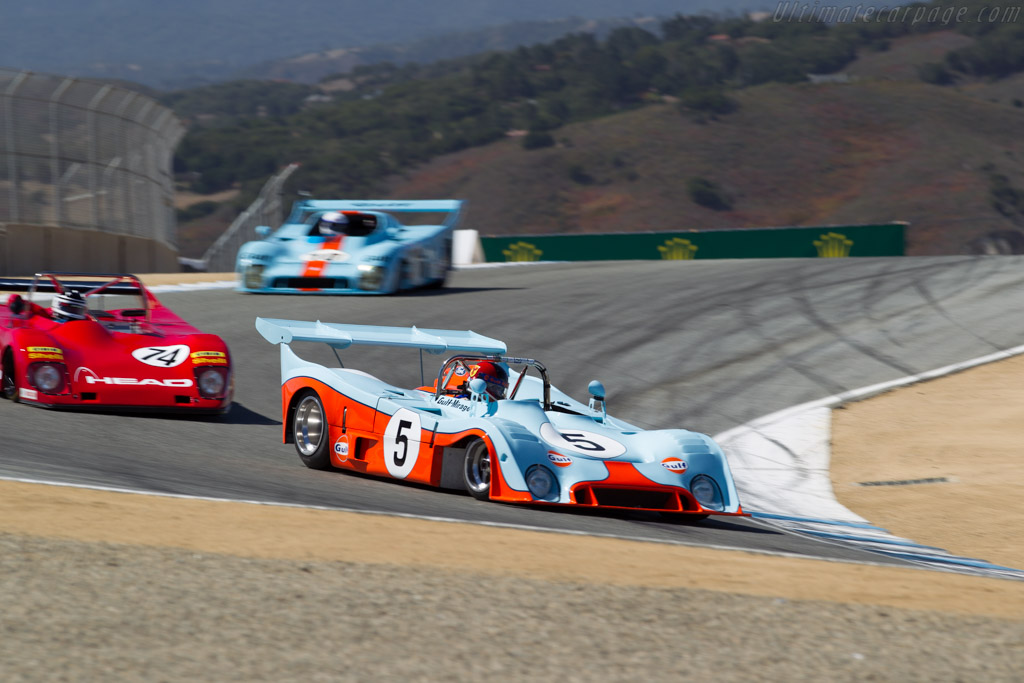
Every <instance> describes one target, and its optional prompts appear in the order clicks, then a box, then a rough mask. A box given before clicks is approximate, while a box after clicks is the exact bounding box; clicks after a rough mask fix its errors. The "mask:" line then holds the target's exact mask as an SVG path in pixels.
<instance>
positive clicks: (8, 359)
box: [0, 349, 18, 401]
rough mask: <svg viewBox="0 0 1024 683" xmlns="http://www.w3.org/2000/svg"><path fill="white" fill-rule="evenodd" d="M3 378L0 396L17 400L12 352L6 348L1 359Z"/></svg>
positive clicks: (16, 383)
mask: <svg viewBox="0 0 1024 683" xmlns="http://www.w3.org/2000/svg"><path fill="white" fill-rule="evenodd" d="M3 371H4V378H3V384H2V385H0V396H3V397H4V398H7V399H10V400H12V401H17V400H18V376H17V375H16V374H15V372H16V368H15V365H14V354H12V353H11V350H10V349H8V350H7V352H6V353H5V354H4V360H3Z"/></svg>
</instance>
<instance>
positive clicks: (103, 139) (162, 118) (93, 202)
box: [0, 68, 185, 250]
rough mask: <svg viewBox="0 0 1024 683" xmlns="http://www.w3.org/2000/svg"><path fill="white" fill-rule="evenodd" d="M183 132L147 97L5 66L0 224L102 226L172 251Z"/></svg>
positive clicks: (0, 82)
mask: <svg viewBox="0 0 1024 683" xmlns="http://www.w3.org/2000/svg"><path fill="white" fill-rule="evenodd" d="M184 132H185V129H184V127H183V126H182V124H181V122H179V121H178V120H177V118H176V117H175V116H174V114H173V113H172V112H171V111H170V110H169V109H167V108H166V107H163V106H162V105H160V104H159V103H157V102H156V101H155V100H153V99H152V98H149V97H146V96H145V95H142V94H139V93H136V92H132V91H130V90H126V89H124V88H119V87H116V86H113V85H109V84H105V83H100V82H95V81H89V80H82V79H77V78H71V77H66V76H53V75H47V74H38V73H33V72H29V71H15V70H10V69H3V68H0V224H8V225H17V226H49V227H59V228H75V229H81V230H97V231H101V232H104V233H114V234H117V235H130V236H134V237H139V238H143V239H147V240H155V241H156V242H159V243H162V244H163V245H164V246H166V247H167V248H168V249H171V250H176V244H177V234H176V233H177V223H176V219H175V213H174V203H173V197H174V184H173V177H172V172H171V166H172V158H173V153H174V148H175V146H176V145H177V143H178V141H179V140H180V139H181V137H182V135H184Z"/></svg>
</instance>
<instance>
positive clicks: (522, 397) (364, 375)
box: [256, 318, 745, 520]
mask: <svg viewBox="0 0 1024 683" xmlns="http://www.w3.org/2000/svg"><path fill="white" fill-rule="evenodd" d="M256 329H257V330H259V332H260V334H262V335H263V337H264V338H265V339H267V341H269V342H271V343H274V344H280V347H281V410H282V423H283V433H282V438H283V440H284V442H285V443H288V442H292V443H294V444H295V448H296V450H297V451H298V454H299V457H300V458H301V459H302V461H303V462H304V463H305V464H306V465H307V466H308V467H311V468H314V469H331V468H337V469H343V470H355V471H358V472H363V473H365V474H371V475H377V476H381V477H389V478H392V479H403V480H406V481H413V482H419V483H423V484H429V485H431V486H436V487H439V488H446V489H462V490H465V491H467V492H468V493H469V494H470V495H472V496H473V497H475V498H477V499H479V500H492V501H501V502H506V503H519V504H531V505H545V506H551V507H557V506H577V507H594V508H607V509H626V510H652V511H657V512H660V513H663V514H664V515H666V516H669V517H675V518H682V519H688V520H699V519H703V518H705V517H707V516H708V515H743V514H745V513H744V512H743V510H742V508H741V507H740V503H739V497H738V495H737V493H736V487H735V484H734V483H733V479H732V474H731V472H730V470H729V464H728V462H727V461H726V459H725V456H724V455H723V454H722V450H721V448H719V447H718V445H717V444H716V443H715V442H714V441H713V440H712V439H711V438H710V437H708V436H706V435H704V434H700V433H697V432H691V431H688V430H685V429H664V430H654V431H644V430H642V429H640V428H639V427H636V426H634V425H631V424H628V423H626V422H624V421H622V420H619V419H617V418H614V417H612V416H610V415H608V414H607V412H606V410H605V407H604V404H605V391H604V387H603V386H602V385H601V384H600V383H599V382H591V386H590V393H591V400H590V404H589V405H584V404H583V403H580V402H579V401H576V400H574V399H573V398H571V397H570V396H568V395H567V394H565V393H563V392H561V391H559V390H558V389H556V388H555V387H554V386H552V385H551V383H550V381H549V379H548V373H547V368H546V367H545V366H544V364H543V363H541V362H539V361H537V360H535V359H532V358H522V357H516V356H508V355H505V352H506V348H505V344H504V343H503V342H501V341H498V340H496V339H490V338H488V337H484V336H481V335H479V334H476V333H474V332H468V331H459V330H431V329H419V328H415V327H411V328H404V327H378V326H369V325H344V324H335V323H322V322H319V321H317V322H304V321H295V320H272V319H264V318H257V319H256ZM294 341H303V342H321V343H325V344H327V345H329V346H331V347H332V348H333V349H335V350H340V349H346V348H348V347H350V346H353V345H378V346H387V347H391V348H397V349H402V348H405V349H413V350H418V351H419V352H420V353H421V354H422V352H424V351H425V352H427V353H432V354H448V355H447V358H446V359H445V360H444V361H443V362H441V363H440V366H439V370H438V372H437V375H436V378H434V379H433V382H432V383H431V384H427V383H426V381H425V379H424V380H421V386H419V387H416V388H400V387H398V386H395V385H393V384H390V383H388V382H387V381H385V380H383V379H380V378H378V377H375V376H374V375H372V374H370V373H368V372H365V371H363V370H355V369H351V368H344V367H336V368H334V367H332V368H329V367H325V366H323V365H320V364H318V363H312V362H309V361H306V360H303V359H302V358H300V357H299V356H297V355H296V354H295V352H294V351H292V349H291V347H290V344H291V343H292V342H294ZM421 357H422V356H421ZM420 367H423V366H422V364H421V366H420ZM531 373H532V374H531Z"/></svg>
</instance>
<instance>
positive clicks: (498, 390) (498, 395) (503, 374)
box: [469, 360, 508, 400]
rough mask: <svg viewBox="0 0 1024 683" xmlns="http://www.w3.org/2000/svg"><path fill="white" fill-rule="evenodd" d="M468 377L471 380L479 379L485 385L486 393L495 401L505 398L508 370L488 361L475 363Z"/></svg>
mask: <svg viewBox="0 0 1024 683" xmlns="http://www.w3.org/2000/svg"><path fill="white" fill-rule="evenodd" d="M469 376H470V378H471V379H473V378H477V377H479V378H480V379H482V380H483V381H484V382H485V383H486V384H487V393H488V394H490V395H491V398H493V399H495V400H501V399H503V398H505V392H506V391H508V370H506V369H505V366H503V365H502V364H500V363H494V362H492V361H489V360H482V361H480V362H479V363H477V364H476V365H475V366H474V367H473V369H472V371H470V373H469Z"/></svg>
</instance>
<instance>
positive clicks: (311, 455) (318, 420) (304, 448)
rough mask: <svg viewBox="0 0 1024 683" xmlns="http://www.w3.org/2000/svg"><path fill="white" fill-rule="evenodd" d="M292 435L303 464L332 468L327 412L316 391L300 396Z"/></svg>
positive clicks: (317, 467) (319, 467) (324, 468)
mask: <svg viewBox="0 0 1024 683" xmlns="http://www.w3.org/2000/svg"><path fill="white" fill-rule="evenodd" d="M292 437H293V438H294V440H295V450H296V451H297V452H298V454H299V458H301V459H302V464H304V465H305V466H306V467H309V468H311V469H314V470H327V469H330V468H331V451H330V444H329V443H328V442H329V441H330V434H329V430H328V427H327V414H326V413H325V412H324V404H323V401H321V400H320V397H319V396H318V395H317V393H316V392H315V391H307V392H306V393H304V394H303V395H302V396H300V397H299V399H298V403H297V404H296V405H295V413H294V417H293V418H292Z"/></svg>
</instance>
